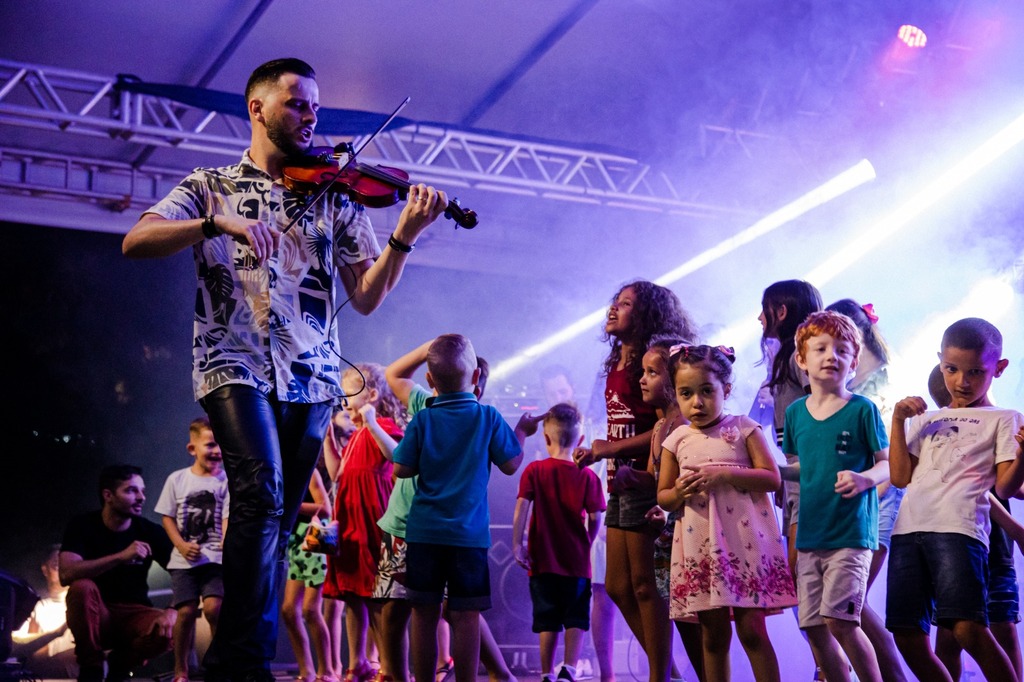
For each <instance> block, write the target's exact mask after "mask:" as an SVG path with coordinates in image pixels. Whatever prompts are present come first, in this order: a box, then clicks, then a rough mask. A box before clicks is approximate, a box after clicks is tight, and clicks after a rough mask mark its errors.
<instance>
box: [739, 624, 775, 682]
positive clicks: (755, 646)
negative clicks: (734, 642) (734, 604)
mask: <svg viewBox="0 0 1024 682" xmlns="http://www.w3.org/2000/svg"><path fill="white" fill-rule="evenodd" d="M733 613H734V614H735V618H736V636H737V637H738V638H739V640H740V644H742V645H743V650H744V651H746V652H747V658H748V659H750V667H751V669H752V670H753V673H754V679H755V680H758V681H759V682H764V681H768V682H779V659H778V658H777V657H776V656H775V648H774V647H773V646H772V642H771V640H770V639H768V629H767V628H766V627H765V625H764V609H740V608H736V609H733Z"/></svg>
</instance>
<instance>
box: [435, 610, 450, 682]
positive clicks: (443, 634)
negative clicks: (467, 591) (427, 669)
mask: <svg viewBox="0 0 1024 682" xmlns="http://www.w3.org/2000/svg"><path fill="white" fill-rule="evenodd" d="M441 613H442V618H441V619H440V620H439V621H438V622H437V660H438V661H439V662H440V663H441V665H444V666H447V665H448V662H449V661H451V660H452V628H451V626H450V625H448V620H447V618H448V612H447V608H446V607H445V606H444V605H442V607H441ZM435 665H436V664H435ZM434 672H435V678H437V679H440V675H439V674H438V673H437V668H435V669H434Z"/></svg>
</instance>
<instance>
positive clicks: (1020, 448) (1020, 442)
mask: <svg viewBox="0 0 1024 682" xmlns="http://www.w3.org/2000/svg"><path fill="white" fill-rule="evenodd" d="M1013 439H1014V440H1016V441H1017V456H1018V457H1021V456H1024V426H1022V427H1020V428H1019V429H1017V433H1015V434H1013Z"/></svg>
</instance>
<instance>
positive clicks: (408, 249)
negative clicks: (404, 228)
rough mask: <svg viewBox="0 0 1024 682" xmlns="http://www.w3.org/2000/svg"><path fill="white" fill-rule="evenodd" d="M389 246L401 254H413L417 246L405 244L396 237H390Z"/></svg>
mask: <svg viewBox="0 0 1024 682" xmlns="http://www.w3.org/2000/svg"><path fill="white" fill-rule="evenodd" d="M388 246H390V247H391V248H392V249H394V250H395V251H398V252H399V253H412V250H413V249H415V248H416V245H415V244H405V243H403V242H400V241H398V240H397V239H395V235H391V236H390V237H388Z"/></svg>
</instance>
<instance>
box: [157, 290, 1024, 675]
mask: <svg viewBox="0 0 1024 682" xmlns="http://www.w3.org/2000/svg"><path fill="white" fill-rule="evenodd" d="M760 320H761V323H762V327H763V338H762V349H763V361H764V363H765V364H766V366H767V368H768V376H767V378H766V380H765V382H764V384H763V386H762V390H761V391H760V392H759V394H758V399H757V401H755V406H754V408H752V411H751V415H752V416H755V415H765V416H764V418H762V419H752V418H751V417H748V416H746V415H733V414H729V413H727V412H726V409H725V408H726V400H727V399H728V398H729V396H730V393H731V392H732V385H733V369H732V367H733V363H734V362H735V360H736V358H735V356H734V353H733V350H732V349H731V348H727V347H724V346H711V345H705V344H702V343H700V339H698V333H697V331H696V325H694V323H693V322H692V321H691V319H690V317H689V315H688V314H687V313H686V311H685V309H684V308H683V306H682V305H681V304H680V302H679V300H678V298H677V297H676V296H675V294H673V293H672V292H671V291H670V290H668V289H666V288H665V287H661V286H659V285H656V284H653V283H651V282H646V281H643V280H638V281H634V282H630V283H628V284H626V285H625V286H623V287H621V288H620V289H619V290H618V291H617V292H616V294H615V296H614V298H613V299H612V302H611V304H610V307H609V312H608V315H607V318H606V322H605V328H604V332H605V339H606V341H607V342H608V346H609V351H608V355H607V357H606V359H605V361H604V364H603V371H602V375H603V377H604V410H605V414H604V415H602V416H603V417H605V418H606V421H607V431H606V434H605V437H603V438H593V439H588V438H586V434H585V430H584V429H585V422H586V421H587V420H586V419H585V418H584V416H583V411H582V409H581V407H580V406H578V405H576V404H575V403H573V402H572V401H571V400H569V399H568V398H569V396H571V391H570V392H568V393H565V392H563V393H558V392H557V391H554V390H553V391H552V395H553V396H555V398H553V399H552V401H551V402H552V404H551V406H550V407H549V409H547V411H546V412H544V413H543V414H540V415H532V414H524V415H522V418H521V419H520V420H519V421H518V423H517V424H516V425H515V427H514V428H513V427H511V426H509V425H508V424H507V423H506V421H505V419H504V418H503V417H502V415H501V414H500V413H499V412H498V410H497V409H495V408H494V407H491V406H489V405H487V404H485V403H483V402H482V401H481V397H482V395H483V392H484V386H485V382H486V374H487V364H486V362H484V361H483V359H482V358H479V357H478V356H477V355H476V352H475V350H474V348H473V344H472V343H471V341H470V340H469V339H467V338H466V337H464V336H461V335H459V334H445V335H442V336H439V337H437V338H436V339H432V340H430V341H428V342H426V343H424V344H423V345H422V346H420V347H418V348H416V349H414V350H412V351H410V352H409V353H408V354H406V355H405V356H403V357H401V358H399V359H398V360H395V361H394V362H393V363H392V365H390V366H388V367H387V368H385V367H382V366H380V365H374V364H357V365H355V366H353V367H351V368H350V369H349V370H347V371H345V372H344V373H343V375H342V378H341V386H342V388H343V390H344V391H345V398H344V401H343V403H342V407H341V409H339V410H338V412H337V414H336V417H337V419H336V420H332V423H331V426H330V427H329V429H328V433H326V434H325V437H324V446H323V458H322V468H321V469H320V470H318V471H316V472H314V475H313V478H312V479H311V481H310V485H309V491H308V493H307V497H306V500H305V501H304V503H303V505H302V508H301V509H300V519H299V524H298V525H297V526H296V527H295V528H294V529H292V530H293V532H292V536H291V539H290V541H289V544H288V554H289V562H290V569H289V573H288V581H287V584H286V587H285V592H284V594H285V599H284V603H283V605H282V618H283V620H284V622H285V625H286V627H287V631H288V634H289V636H290V639H291V642H292V644H293V647H294V651H295V655H296V661H297V663H298V677H297V679H298V680H302V681H304V682H312V680H314V679H315V680H317V681H319V682H407V681H408V680H410V679H412V678H415V679H417V680H428V681H431V682H433V681H435V680H438V681H440V682H443V680H444V678H446V677H447V676H448V675H449V674H454V676H455V679H456V680H457V681H458V682H471V681H472V680H475V679H476V676H477V668H478V666H479V665H480V663H483V665H484V667H485V669H486V670H487V673H488V676H489V678H490V679H491V680H492V682H509V681H511V680H514V679H515V678H514V677H513V675H512V672H511V671H510V670H509V668H508V665H507V664H506V662H505V660H504V658H503V656H502V654H501V652H500V650H499V649H498V647H497V644H496V643H495V641H494V637H493V635H492V634H491V632H490V629H489V627H488V625H487V622H486V620H484V618H483V616H482V613H483V612H484V611H486V610H487V609H488V608H490V606H491V585H490V574H489V568H488V549H489V547H490V544H491V537H490V530H489V512H488V500H487V487H488V480H489V477H490V475H491V470H492V468H497V469H498V471H500V472H501V473H502V474H504V475H512V474H515V473H516V472H517V471H518V470H519V468H520V465H521V463H522V461H523V443H524V441H525V439H526V438H527V437H529V436H530V435H532V434H534V433H535V432H536V431H537V430H538V428H541V429H542V434H543V442H544V448H545V449H546V451H547V454H548V457H547V458H542V459H538V460H537V461H533V462H530V463H529V464H528V465H527V466H526V467H525V468H524V469H523V471H522V473H521V477H520V480H519V484H518V496H517V501H516V503H515V512H514V520H513V532H512V550H513V557H514V560H515V561H516V562H517V563H518V564H520V565H521V566H522V567H523V568H524V569H525V570H526V572H527V574H528V577H524V580H528V583H529V593H530V597H531V599H532V603H533V630H534V632H536V633H538V635H539V642H540V675H541V677H542V680H543V681H544V682H554V681H555V680H559V681H564V682H575V680H576V679H578V677H579V675H580V671H579V670H577V662H578V661H579V660H580V657H581V651H582V650H583V646H584V640H585V633H586V632H587V631H588V630H589V629H590V625H591V605H592V591H593V590H597V589H598V588H600V591H599V594H601V595H602V596H603V595H604V591H605V589H606V590H607V595H608V597H610V599H611V601H612V602H614V604H615V606H616V607H617V608H618V610H619V612H620V613H621V614H622V616H623V619H624V621H625V623H626V625H627V626H628V627H629V629H630V630H631V631H632V633H633V635H634V636H635V637H636V639H637V641H638V643H639V644H640V646H641V648H642V651H643V652H644V655H645V656H646V659H647V663H648V670H649V680H650V682H668V681H669V680H670V677H672V676H674V675H673V659H672V654H671V651H672V639H673V634H672V633H673V623H674V624H675V629H676V630H677V631H678V633H679V635H680V638H681V640H682V643H683V645H684V649H685V652H686V655H687V658H688V660H689V663H690V665H691V667H692V668H693V671H694V673H695V675H696V676H697V678H698V679H700V680H701V681H704V680H728V679H730V676H731V671H730V655H729V650H730V644H731V642H732V638H733V635H734V633H735V635H736V637H737V639H738V641H739V643H740V645H741V646H742V648H743V650H744V652H745V653H746V656H747V658H748V660H749V663H750V667H751V669H752V671H753V674H754V676H755V678H756V679H757V680H765V681H771V680H780V679H781V678H782V675H781V673H780V664H779V660H778V657H777V655H776V651H775V647H774V646H773V643H772V641H771V639H770V638H769V634H768V628H767V626H766V617H767V616H769V615H771V614H774V613H780V612H783V611H786V610H790V609H792V608H793V607H795V615H796V617H797V622H798V623H799V628H800V629H801V631H802V632H803V634H804V636H805V639H806V641H807V643H808V645H809V648H810V652H811V654H812V656H813V658H814V661H815V664H816V668H817V670H816V672H815V679H827V680H829V681H830V682H840V681H846V680H850V679H852V675H853V674H855V675H856V678H857V679H859V680H861V682H869V681H872V682H874V681H878V682H881V681H882V680H885V681H886V682H890V681H892V680H897V681H899V680H905V679H907V677H906V675H905V673H904V665H905V666H906V668H908V669H909V670H910V672H911V673H913V675H915V676H916V677H917V678H918V679H920V680H929V681H931V680H956V679H958V678H959V675H960V670H961V663H960V652H961V651H967V653H968V654H969V655H970V656H971V657H972V658H973V659H974V660H975V661H976V662H977V664H978V666H979V667H980V669H981V670H982V672H983V674H984V675H985V677H986V679H989V680H1018V681H1020V680H1021V675H1022V668H1024V665H1022V663H1021V659H1022V656H1021V649H1020V645H1019V643H1018V641H1017V637H1016V623H1017V622H1018V621H1019V620H1020V616H1019V607H1018V603H1019V599H1018V593H1017V583H1016V575H1015V573H1014V569H1013V558H1012V549H1013V542H1017V543H1021V542H1024V527H1021V525H1020V524H1018V523H1016V522H1015V521H1014V520H1013V518H1012V516H1010V514H1009V513H1008V510H1009V504H1008V502H1007V500H1008V499H1010V498H1012V497H1015V496H1022V495H1021V486H1022V484H1024V462H1022V459H1021V458H1022V444H1024V416H1022V415H1021V413H1020V412H1018V411H1015V410H1012V409H1003V408H998V407H996V406H995V405H993V404H992V402H991V400H990V397H989V388H990V385H991V383H992V381H993V380H994V379H995V378H997V377H999V376H1000V375H1001V374H1002V373H1003V371H1004V370H1005V369H1006V365H1007V361H1006V360H1005V359H1003V358H1002V357H1001V354H1002V338H1001V335H1000V333H999V331H998V330H997V329H996V328H995V327H994V326H992V325H991V324H989V323H988V322H986V321H984V320H981V319H978V318H967V319H963V320H960V321H958V322H956V323H954V324H953V325H951V326H950V327H949V328H948V329H947V330H946V331H945V334H944V335H943V337H942V339H941V343H940V345H939V360H940V362H939V364H938V365H937V367H936V369H935V371H934V372H933V376H932V377H931V378H930V381H929V389H930V390H931V394H932V398H933V400H934V401H935V403H936V405H937V406H938V408H939V409H937V410H933V409H929V406H928V404H927V403H926V402H925V400H924V398H922V397H914V396H912V397H907V398H903V399H902V400H894V399H893V396H891V395H890V392H889V390H888V387H887V384H888V374H887V370H888V367H889V363H890V357H889V349H888V347H887V346H886V344H885V341H884V339H883V338H882V336H881V334H880V333H879V332H878V329H877V326H876V323H877V322H878V318H877V316H876V314H875V312H874V310H873V309H872V307H871V306H870V305H860V304H858V303H857V302H856V301H853V300H852V299H843V300H840V301H837V302H836V303H834V304H832V305H830V306H828V307H827V308H825V307H824V306H823V305H822V300H821V296H820V294H819V293H818V291H817V290H816V289H815V288H814V287H813V286H812V285H810V284H809V283H807V282H803V281H799V280H788V281H782V282H776V283H774V284H772V285H771V286H769V287H768V288H766V289H765V291H764V296H763V298H762V312H761V316H760ZM423 365H426V369H427V372H426V380H427V383H428V385H429V388H426V387H423V386H420V385H419V384H417V383H415V382H414V381H413V380H412V376H413V374H414V373H415V371H416V370H417V369H418V368H419V367H421V366H423ZM923 380H924V377H922V382H921V383H922V385H923V384H924V381H923ZM342 422H347V427H343V424H342ZM188 451H189V453H190V454H191V455H192V457H193V458H194V459H193V462H192V465H191V466H190V467H188V468H186V469H182V470H180V471H177V472H175V473H174V474H172V475H171V476H170V477H168V479H167V481H166V484H165V486H164V489H163V493H162V494H161V496H160V499H159V501H158V503H157V505H156V511H157V512H158V513H159V514H161V515H162V516H163V525H164V528H165V530H166V532H167V535H168V537H169V538H170V540H171V542H172V543H173V545H174V548H175V551H174V553H173V555H172V558H171V559H170V561H169V563H168V569H169V570H170V572H171V580H172V588H173V603H172V606H173V607H174V608H175V609H176V610H177V621H176V624H175V626H174V631H173V639H174V644H173V651H174V682H187V680H188V678H189V675H190V673H191V672H194V671H192V670H191V669H190V661H191V660H193V658H194V657H193V647H194V644H193V640H194V636H195V634H194V633H195V625H196V622H197V618H198V616H199V614H200V613H201V614H202V615H203V616H204V617H205V618H206V619H207V620H208V621H209V624H210V627H211V629H213V628H216V625H217V618H218V613H219V609H220V600H221V597H222V595H223V585H222V579H221V570H220V549H221V543H222V538H223V537H224V534H225V533H226V532H228V525H229V516H228V509H229V506H230V504H229V495H228V488H227V481H226V478H225V475H224V472H223V467H222V464H221V453H220V449H219V447H218V445H217V442H216V438H215V436H214V433H213V430H212V429H211V426H210V422H209V421H208V420H206V419H205V418H203V419H197V420H195V421H194V422H193V423H192V424H191V426H190V434H189V443H188ZM595 463H602V464H603V463H606V464H607V483H606V484H603V483H602V482H601V479H600V478H599V477H598V475H597V474H596V473H595V472H594V471H593V470H591V468H589V467H590V466H591V465H594V464H595ZM780 464H782V466H780ZM321 472H322V473H321ZM328 488H330V491H329V490H328ZM776 506H778V507H779V508H780V513H781V529H780V521H779V516H778V515H777V513H776ZM310 524H313V525H316V526H317V527H320V526H324V527H330V528H334V529H336V531H337V542H336V549H334V548H333V547H334V546H332V551H331V552H330V553H328V554H326V555H325V554H323V553H317V552H316V551H314V549H313V548H311V547H310V546H308V545H307V544H305V542H304V540H305V538H306V533H307V527H308V526H309V525H310ZM602 526H604V527H606V528H607V563H606V565H605V566H604V567H603V569H604V570H603V571H600V573H601V574H600V576H598V575H596V574H595V570H597V569H599V568H601V567H597V566H594V564H593V559H592V548H593V545H594V543H595V540H596V539H597V538H598V535H599V532H602ZM886 561H888V589H887V599H886V609H885V614H884V618H883V616H881V615H879V614H876V613H875V612H874V611H873V610H872V609H871V608H870V607H869V605H868V603H867V592H868V589H869V588H870V586H871V584H872V582H873V581H874V579H875V577H876V576H877V575H878V574H879V571H880V569H881V568H882V565H883V563H884V562H886ZM592 579H596V580H594V582H593V583H592ZM324 598H326V599H324ZM324 601H326V602H327V603H328V604H329V605H330V606H328V607H325V606H324V604H323V602H324ZM340 603H343V604H344V605H345V609H344V614H345V616H344V623H345V633H346V635H347V656H346V657H344V660H345V661H347V662H346V663H345V664H344V665H343V664H342V660H343V657H342V656H341V651H340V641H339V635H340V629H341V628H340V623H339V621H340V613H341V610H340V608H339V604H340ZM325 610H326V614H327V615H326V618H325V615H324V613H325ZM594 613H595V614H597V613H598V610H596V609H595V610H594ZM595 618H596V616H595ZM601 620H602V621H603V620H605V617H604V616H602V618H601ZM604 625H605V623H603V622H602V626H604ZM933 625H938V626H939V635H938V638H937V645H936V646H935V647H934V648H933V646H932V642H931V639H930V633H931V631H932V627H933ZM449 627H450V645H449V640H448V636H447V634H446V633H447V632H448V629H449ZM563 630H564V632H565V635H564V646H563V657H562V663H561V665H560V666H559V667H558V670H557V673H556V670H555V660H556V650H557V648H558V643H559V639H560V633H561V632H562V631H563ZM595 644H597V642H595ZM449 647H450V648H449ZM600 648H601V649H607V647H600ZM449 651H450V653H449ZM599 661H600V664H601V668H602V669H601V670H600V674H601V679H602V680H604V681H606V682H608V681H611V680H614V671H613V670H611V669H610V666H611V660H610V657H609V655H608V652H607V651H603V653H602V655H600V656H599ZM410 663H411V665H410ZM605 668H609V669H605ZM675 674H676V675H678V673H675Z"/></svg>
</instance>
